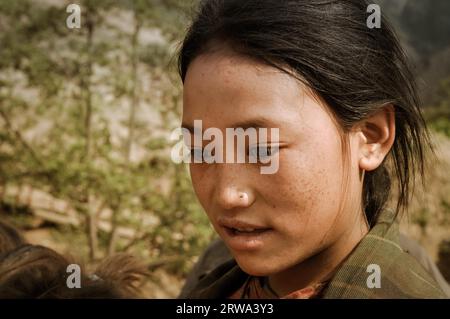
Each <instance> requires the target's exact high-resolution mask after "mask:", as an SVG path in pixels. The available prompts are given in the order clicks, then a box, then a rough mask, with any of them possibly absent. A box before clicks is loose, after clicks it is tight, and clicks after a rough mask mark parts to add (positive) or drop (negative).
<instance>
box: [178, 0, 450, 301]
mask: <svg viewBox="0 0 450 319" xmlns="http://www.w3.org/2000/svg"><path fill="white" fill-rule="evenodd" d="M367 7H368V3H367V2H366V1H363V0H345V1H343V0H342V1H340V0H334V1H333V0H330V1H323V0H290V1H288V0H245V1H243V0H205V1H202V2H201V5H200V10H199V13H198V15H197V16H196V18H195V19H194V21H193V23H192V26H191V27H190V29H189V31H188V33H187V35H186V38H185V39H184V42H183V45H182V47H181V50H180V54H179V71H180V75H181V78H182V81H183V84H184V98H183V100H184V101H183V102H184V105H183V126H184V127H193V126H194V121H196V120H201V121H202V125H203V129H205V130H206V129H208V128H215V129H218V130H220V131H221V132H225V131H226V129H227V128H261V127H264V128H268V129H269V130H273V129H278V130H279V138H278V139H274V140H270V139H269V140H268V141H267V142H266V143H264V144H260V145H257V149H258V152H257V156H258V158H259V159H261V160H262V157H261V156H264V160H265V159H266V157H269V158H270V157H271V158H273V159H274V158H276V159H277V160H279V167H278V170H277V171H276V172H275V173H274V174H261V171H260V167H261V166H262V161H260V162H258V163H248V162H246V163H228V162H227V163H214V162H213V163H211V162H207V163H206V162H205V161H201V162H198V163H191V164H190V172H191V177H192V183H193V186H194V189H195V192H196V194H197V196H198V199H199V201H200V203H201V204H202V206H203V208H204V210H205V212H206V214H207V215H208V217H209V219H210V221H211V223H212V225H213V227H214V229H215V230H216V231H217V233H218V234H219V235H220V237H221V238H222V239H223V240H224V242H225V244H226V245H227V247H228V248H229V250H230V251H231V253H232V255H233V257H234V259H233V260H232V261H229V262H226V263H224V264H222V265H221V266H219V267H218V268H217V269H215V270H213V271H212V272H211V273H210V274H209V275H207V276H206V277H205V278H203V279H202V280H201V281H200V282H199V283H198V284H197V285H196V287H194V288H193V289H192V291H190V292H189V293H188V295H187V296H188V298H271V297H275V298H314V297H316V298H317V297H320V298H408V297H413V298H424V297H425V298H435V297H444V295H443V293H442V291H441V290H440V289H439V288H438V287H437V285H436V284H435V282H434V281H433V279H432V278H431V277H430V276H429V275H428V274H427V272H426V271H425V270H424V269H423V268H422V267H421V266H420V265H419V264H418V263H417V262H416V261H415V260H414V259H413V258H411V257H410V256H409V255H408V254H406V253H405V252H404V251H403V250H402V248H401V247H400V246H399V244H398V225H397V223H396V221H397V219H398V218H397V216H399V213H400V212H401V211H402V210H404V209H405V208H407V205H408V202H409V198H410V195H411V194H410V193H411V191H410V187H411V183H413V181H414V175H415V172H416V171H418V172H419V173H420V174H421V175H423V163H424V152H425V148H426V146H427V145H428V138H427V133H426V129H425V125H424V121H423V118H422V115H421V111H420V109H419V103H418V98H417V95H416V88H415V83H414V80H413V76H412V74H411V72H410V69H409V67H408V63H407V61H406V58H405V55H404V54H403V51H402V50H401V48H400V46H399V44H398V41H397V39H396V37H395V35H394V32H393V31H392V29H391V27H390V25H389V24H388V22H387V21H386V20H384V19H382V20H381V28H369V27H368V24H367V18H368V16H369V13H367ZM196 133H198V132H196ZM223 135H225V133H224V134H223ZM269 136H271V135H270V134H269ZM250 149H251V147H250V146H248V148H247V150H248V151H249V154H247V155H248V156H249V157H250V156H251V155H252V154H251V152H250ZM261 150H262V151H261ZM193 151H194V152H195V150H193ZM200 151H202V150H200ZM224 151H225V152H229V151H230V150H229V149H225V148H224ZM201 154H203V153H202V152H200V155H201ZM263 154H264V155H263ZM394 176H395V177H396V178H397V179H398V202H397V205H396V207H395V209H394V210H389V209H386V208H385V203H386V201H387V198H388V195H389V193H390V186H391V177H394Z"/></svg>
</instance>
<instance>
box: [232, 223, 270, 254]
mask: <svg viewBox="0 0 450 319" xmlns="http://www.w3.org/2000/svg"><path fill="white" fill-rule="evenodd" d="M223 229H224V233H225V236H226V238H224V239H225V241H226V242H227V243H228V245H229V246H230V248H231V249H234V250H256V249H259V248H261V247H263V245H264V242H265V241H267V240H268V238H269V237H270V236H271V235H272V234H273V229H267V230H263V231H258V232H256V231H255V232H248V233H244V232H242V233H238V232H235V231H234V230H232V229H231V228H228V227H223Z"/></svg>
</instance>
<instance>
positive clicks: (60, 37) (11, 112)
mask: <svg viewBox="0 0 450 319" xmlns="http://www.w3.org/2000/svg"><path fill="white" fill-rule="evenodd" d="M80 4H81V7H82V27H81V29H79V30H76V29H74V30H71V29H68V28H66V26H65V19H66V17H67V15H68V14H67V13H66V12H65V6H63V5H62V6H52V5H49V4H46V5H43V4H42V3H39V2H38V3H35V2H32V1H25V0H21V1H6V0H5V1H2V0H0V20H2V21H3V22H0V24H1V25H5V26H6V27H5V28H4V29H3V30H2V31H1V32H0V43H1V44H2V45H1V46H0V111H1V112H0V115H1V116H0V181H1V182H2V184H3V185H17V184H27V185H31V186H33V187H34V188H36V189H40V190H43V191H46V192H48V193H50V194H51V195H52V196H53V197H55V198H57V199H60V200H64V201H65V202H67V203H68V204H69V205H70V206H71V207H73V208H75V209H76V211H77V212H78V213H79V214H80V216H82V217H83V219H82V220H83V221H84V222H85V223H86V224H83V225H81V226H80V227H79V228H73V227H66V228H61V229H60V231H61V232H58V234H56V235H55V236H57V237H58V238H59V240H60V241H73V240H76V241H77V242H79V243H80V245H81V246H83V247H80V249H79V251H80V252H82V253H85V254H89V255H92V251H93V250H95V249H97V250H99V252H100V254H99V255H100V256H103V255H106V254H107V253H108V252H110V251H111V246H112V251H117V250H122V249H127V250H129V251H132V252H135V253H137V254H139V255H141V256H143V257H145V258H147V259H149V260H151V261H154V260H158V259H164V258H165V257H167V256H170V257H173V256H180V257H182V258H180V259H178V260H177V261H176V262H172V263H169V264H168V265H167V267H169V268H170V269H171V270H173V271H175V272H177V273H183V272H185V271H186V270H187V269H188V268H189V266H190V265H191V263H192V260H193V257H195V256H196V255H198V254H199V253H200V252H201V250H202V249H203V248H204V246H205V245H206V244H207V243H208V242H209V241H210V240H211V234H212V230H211V227H210V225H209V222H208V220H207V218H206V217H205V215H204V213H203V212H202V209H201V207H200V205H199V203H198V202H197V200H196V197H195V195H194V193H193V190H192V187H191V183H190V179H189V175H188V172H187V170H186V167H184V166H181V165H177V164H174V163H173V162H172V161H171V160H170V157H169V155H170V147H171V144H170V142H169V141H168V140H167V139H166V138H165V137H162V136H166V135H167V134H161V132H166V133H167V132H169V131H170V130H171V129H173V128H174V127H176V125H178V121H179V115H180V100H181V88H180V83H178V82H175V81H174V79H177V75H176V72H175V71H176V70H175V69H176V68H174V67H168V66H169V64H170V63H173V62H174V61H173V59H172V55H173V52H172V50H173V49H172V48H173V47H174V45H175V41H174V40H175V39H178V38H179V37H180V34H181V33H182V32H183V31H184V29H185V23H186V21H187V20H186V19H185V18H183V17H184V13H183V12H185V10H186V8H187V5H188V4H187V2H186V1H176V0H171V1H154V0H149V1H144V0H142V1H119V2H117V1H108V0H104V1H83V2H81V3H80ZM120 14H122V15H123V16H126V17H129V18H130V19H129V20H128V21H127V22H126V23H127V24H128V25H130V26H131V27H130V28H124V27H123V25H124V24H118V23H117V21H114V18H116V19H117V15H120ZM122 15H121V17H122ZM118 19H121V18H120V17H119V18H118ZM88 20H89V21H90V23H91V24H92V28H88V26H87V21H88ZM5 22H6V23H5ZM13 22H14V23H13ZM155 28H156V30H160V34H162V36H163V41H156V42H154V43H153V42H151V43H148V42H146V43H141V42H140V40H139V39H140V37H139V35H140V34H144V33H145V34H147V33H149V32H151V31H152V30H155ZM130 30H131V31H130ZM133 65H134V66H133ZM147 79H149V81H150V82H149V83H150V86H148V85H147V84H146V83H147V82H145V81H146V80H147ZM174 83H175V84H174ZM139 112H140V113H139ZM141 114H147V115H146V116H142V115H141ZM148 114H156V117H157V118H159V119H160V120H159V123H158V124H157V125H155V124H151V122H149V121H147V120H148V119H147V118H146V117H149V115H148ZM151 120H154V119H152V118H151ZM136 149H137V150H139V152H138V153H139V154H141V155H140V156H135V155H133V154H134V153H133V150H136ZM128 150H131V151H128ZM164 185H165V186H164ZM100 204H101V205H103V207H104V208H105V209H108V210H109V211H110V212H111V214H110V215H108V216H106V217H102V218H106V219H107V221H108V222H109V223H110V224H111V226H112V228H111V229H110V230H109V231H105V230H102V229H96V231H95V236H96V240H97V245H98V247H97V248H96V247H95V245H96V243H95V241H94V242H93V241H92V238H91V237H90V236H91V235H90V233H89V227H86V226H88V225H89V223H88V221H89V219H90V218H97V217H98V216H97V217H95V213H96V209H98V206H99V205H100ZM148 218H153V219H155V220H156V222H155V223H153V224H151V225H148V224H146V223H145V220H147V219H148ZM96 221H97V222H98V220H97V219H96ZM120 227H122V228H128V229H133V230H134V231H135V238H134V239H133V238H121V237H119V239H118V240H117V241H116V242H115V241H114V240H113V239H112V237H114V236H112V235H113V234H112V232H114V231H115V230H116V229H118V228H120ZM81 234H83V236H84V237H83V238H84V239H83V240H78V239H79V237H80V236H81ZM140 238H142V240H140ZM99 255H97V257H99Z"/></svg>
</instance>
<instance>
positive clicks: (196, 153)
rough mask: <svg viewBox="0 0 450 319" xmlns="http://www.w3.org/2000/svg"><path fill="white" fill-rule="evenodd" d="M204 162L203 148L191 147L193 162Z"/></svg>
mask: <svg viewBox="0 0 450 319" xmlns="http://www.w3.org/2000/svg"><path fill="white" fill-rule="evenodd" d="M194 161H196V162H203V149H202V148H191V162H192V163H195V162H194Z"/></svg>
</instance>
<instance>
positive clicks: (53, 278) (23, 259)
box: [0, 221, 147, 299]
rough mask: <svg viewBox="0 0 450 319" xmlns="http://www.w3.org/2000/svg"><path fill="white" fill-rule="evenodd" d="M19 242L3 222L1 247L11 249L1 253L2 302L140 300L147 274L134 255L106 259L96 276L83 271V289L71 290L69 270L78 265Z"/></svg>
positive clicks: (0, 223) (16, 234) (0, 280)
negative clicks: (97, 299) (10, 300)
mask: <svg viewBox="0 0 450 319" xmlns="http://www.w3.org/2000/svg"><path fill="white" fill-rule="evenodd" d="M19 238H21V236H20V234H19V232H18V231H17V230H15V229H14V228H13V227H11V226H9V225H6V224H4V223H3V222H1V221H0V247H2V248H5V247H8V249H2V250H1V251H0V299H36V298H38V299H42V298H51V299H74V298H77V299H78V298H82V299H85V298H134V297H139V294H140V290H139V284H140V283H141V280H142V279H143V278H144V276H145V275H146V274H147V272H146V269H145V267H144V266H143V265H142V264H141V263H140V262H139V261H138V260H137V259H136V258H134V257H133V256H131V255H128V254H124V253H123V254H117V255H114V256H111V257H109V258H106V259H105V260H104V261H103V262H101V263H100V264H99V265H98V266H97V267H96V270H95V272H94V274H93V275H89V274H88V273H87V272H86V271H85V270H84V268H82V267H81V272H80V284H81V287H80V288H69V287H68V285H67V279H68V276H69V275H70V274H71V273H70V272H67V269H68V266H69V265H70V264H74V263H76V262H74V261H72V260H70V259H68V258H66V257H63V256H62V255H60V254H59V253H57V252H56V251H54V250H52V249H49V248H46V247H43V246H38V245H30V244H27V243H26V242H25V241H24V240H22V239H21V240H18V239H19ZM4 243H9V244H8V245H4Z"/></svg>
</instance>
